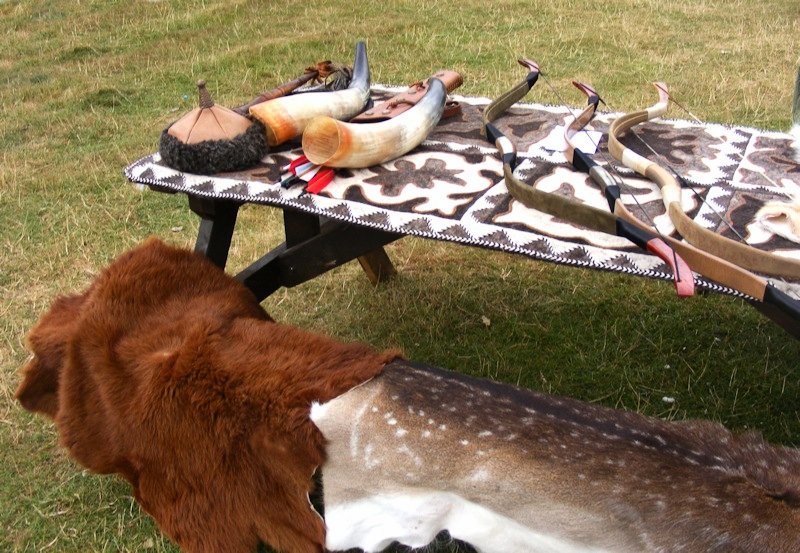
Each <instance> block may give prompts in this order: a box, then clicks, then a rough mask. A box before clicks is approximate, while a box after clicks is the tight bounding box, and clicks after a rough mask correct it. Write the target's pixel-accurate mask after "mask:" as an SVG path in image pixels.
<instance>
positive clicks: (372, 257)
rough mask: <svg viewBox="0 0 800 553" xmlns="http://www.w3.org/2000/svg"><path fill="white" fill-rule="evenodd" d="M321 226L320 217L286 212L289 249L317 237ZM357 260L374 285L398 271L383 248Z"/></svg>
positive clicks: (285, 229) (285, 228) (284, 213)
mask: <svg viewBox="0 0 800 553" xmlns="http://www.w3.org/2000/svg"><path fill="white" fill-rule="evenodd" d="M320 225H321V218H320V217H319V216H318V215H311V214H308V213H302V212H299V211H289V210H284V212H283V228H284V231H285V233H286V245H287V247H290V248H291V247H293V246H296V245H298V244H300V243H302V242H304V241H306V240H309V239H310V238H313V237H314V236H317V235H318V234H319V233H320ZM357 259H358V262H359V264H360V265H361V268H362V269H364V273H366V275H367V278H368V279H369V281H370V282H371V283H372V284H373V285H377V284H379V283H381V282H386V281H387V280H389V279H390V278H391V277H392V276H394V275H396V274H397V270H396V269H395V268H394V265H393V264H392V260H391V259H389V255H388V254H387V253H386V250H385V249H383V246H381V247H379V248H376V249H374V250H372V251H369V252H366V253H365V254H364V255H360V256H359V257H358V258H357Z"/></svg>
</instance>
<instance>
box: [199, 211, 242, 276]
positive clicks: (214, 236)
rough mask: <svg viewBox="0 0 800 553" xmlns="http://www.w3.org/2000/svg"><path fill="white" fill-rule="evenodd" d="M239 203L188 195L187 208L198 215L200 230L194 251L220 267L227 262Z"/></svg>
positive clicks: (223, 266)
mask: <svg viewBox="0 0 800 553" xmlns="http://www.w3.org/2000/svg"><path fill="white" fill-rule="evenodd" d="M240 205H241V204H239V203H236V202H231V201H223V200H212V199H210V198H203V197H200V196H189V208H190V209H191V210H192V211H193V212H194V213H196V214H197V215H199V216H200V230H199V231H198V233H197V241H196V242H195V245H194V251H196V252H197V253H201V254H203V255H205V256H206V257H208V258H209V259H210V260H211V261H212V262H213V263H214V264H215V265H218V266H219V267H220V268H222V269H224V268H225V264H226V263H227V262H228V251H229V250H230V247H231V238H232V237H233V229H234V227H235V226H236V216H237V214H238V213H239V206H240Z"/></svg>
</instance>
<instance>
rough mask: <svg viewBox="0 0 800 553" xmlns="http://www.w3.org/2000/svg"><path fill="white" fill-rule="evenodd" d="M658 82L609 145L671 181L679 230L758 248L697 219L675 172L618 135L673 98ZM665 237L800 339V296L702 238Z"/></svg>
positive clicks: (614, 130)
mask: <svg viewBox="0 0 800 553" xmlns="http://www.w3.org/2000/svg"><path fill="white" fill-rule="evenodd" d="M656 88H657V89H658V90H659V102H658V103H657V104H655V106H653V108H650V109H648V110H642V111H639V112H635V113H631V114H628V115H623V116H622V117H619V118H617V119H616V120H615V121H614V122H613V123H612V124H611V127H610V128H609V135H608V148H609V151H610V152H611V154H612V155H613V156H614V158H616V159H618V160H620V161H621V162H622V163H623V164H625V165H626V166H628V167H629V168H631V169H633V170H634V171H636V172H637V173H639V174H641V175H643V176H646V177H648V178H652V179H653V180H654V181H655V182H656V184H658V185H659V186H660V187H661V188H662V190H664V188H665V187H666V188H667V192H662V193H663V194H664V203H665V205H666V206H668V208H667V209H668V212H669V214H670V216H672V215H673V214H675V216H676V220H677V221H680V226H678V224H677V223H676V228H677V229H678V231H679V232H681V233H682V234H683V230H682V229H685V228H686V227H691V228H690V229H689V230H692V231H693V230H694V229H697V232H691V235H692V236H695V237H696V236H697V235H698V234H699V235H701V236H702V237H703V240H702V241H701V244H703V245H706V244H707V243H708V242H709V241H710V242H712V245H713V246H714V248H713V249H717V250H718V249H719V248H718V247H717V245H718V244H719V243H722V244H723V245H727V244H728V243H732V244H733V245H734V246H736V247H738V248H747V249H748V250H749V249H752V250H755V248H751V247H749V246H744V245H742V244H738V243H736V242H733V241H732V240H730V239H728V238H725V237H723V236H720V235H718V234H716V233H714V232H711V231H709V230H707V229H704V228H702V227H700V226H699V225H697V223H695V222H694V221H692V220H691V219H690V218H689V217H688V216H687V215H686V214H685V213H684V212H683V209H682V208H681V207H680V186H679V185H678V183H677V181H676V180H675V179H674V178H673V177H672V175H670V173H669V172H667V171H666V170H665V169H663V168H662V167H660V166H658V165H657V164H655V163H654V162H651V161H649V160H647V159H645V158H643V157H642V156H639V155H638V154H636V153H635V152H633V151H631V150H629V149H628V148H626V147H625V146H623V145H622V144H621V143H620V141H619V138H618V137H619V135H620V134H622V133H623V132H625V131H626V130H628V129H630V128H631V127H633V126H634V125H636V124H638V123H642V122H644V121H647V120H649V118H650V117H651V116H653V117H655V116H657V115H659V112H660V113H663V109H665V106H666V105H667V102H668V96H667V93H666V85H663V84H662V83H657V86H656ZM662 185H665V186H662ZM684 238H685V239H687V240H688V238H687V236H686V235H684ZM664 239H665V240H666V241H667V242H668V243H669V245H670V246H671V247H672V248H673V249H674V250H675V251H676V252H678V254H679V255H681V257H683V259H685V260H686V262H687V263H689V266H690V267H691V268H692V270H693V271H696V272H698V273H700V274H701V275H703V276H705V277H708V278H710V279H711V280H714V281H716V282H718V283H720V284H722V285H725V286H728V287H730V288H732V289H734V290H737V291H739V292H741V293H743V294H746V295H747V296H750V297H751V298H752V299H753V301H751V304H752V305H753V306H754V307H755V308H756V309H758V310H759V311H761V312H762V313H763V314H764V315H766V316H767V317H769V318H770V319H772V320H773V321H774V322H776V323H777V324H778V325H780V326H781V327H783V328H784V330H786V331H787V332H788V333H789V334H791V335H792V336H794V337H795V338H797V339H800V300H798V299H796V298H794V297H791V296H790V295H788V294H787V293H786V292H784V291H782V290H780V289H779V288H777V287H776V286H775V285H774V284H772V283H771V282H769V281H768V280H767V279H765V278H764V277H761V276H759V275H756V274H753V273H751V272H750V271H748V270H747V269H745V268H743V267H742V266H740V265H737V264H735V263H734V262H731V261H729V260H727V259H725V258H724V256H722V255H720V256H718V255H716V254H714V253H713V252H712V251H709V250H708V249H707V248H705V247H703V246H702V245H701V244H698V245H693V244H692V243H690V242H685V241H682V240H677V239H674V238H672V237H669V236H666V237H664ZM756 251H759V250H756ZM759 253H761V254H765V253H766V252H760V251H759ZM787 261H788V260H787Z"/></svg>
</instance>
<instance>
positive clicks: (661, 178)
mask: <svg viewBox="0 0 800 553" xmlns="http://www.w3.org/2000/svg"><path fill="white" fill-rule="evenodd" d="M654 86H655V87H656V89H657V90H658V94H659V100H658V102H657V103H656V104H654V105H653V106H651V107H649V108H647V109H644V110H641V111H636V112H633V113H629V114H626V115H622V116H620V117H618V118H617V119H615V120H614V122H613V123H611V127H610V128H609V131H608V149H609V151H610V152H611V155H612V156H613V157H614V159H616V160H617V161H620V162H621V163H622V164H623V165H625V166H626V167H628V168H630V169H633V170H634V171H636V172H637V173H638V174H640V175H642V176H644V177H646V178H648V179H650V180H652V181H653V182H655V183H656V184H657V185H658V187H659V188H660V189H661V196H662V199H663V201H664V207H665V208H666V210H667V214H668V215H669V218H670V220H671V221H672V223H673V224H674V225H675V228H676V229H677V230H678V232H679V233H680V234H681V236H683V238H684V240H686V241H687V242H689V243H690V244H692V245H694V246H696V247H698V248H700V249H701V250H704V251H706V252H709V253H711V254H713V255H714V256H717V257H721V258H723V259H725V260H727V261H730V262H731V263H733V264H735V265H738V266H740V267H744V268H745V269H750V270H751V271H757V272H759V273H764V274H768V275H774V276H782V277H788V278H792V279H800V261H797V260H794V259H788V258H782V257H778V256H776V255H774V254H771V253H769V252H765V251H763V250H759V249H757V248H754V247H752V246H749V245H747V244H743V243H740V242H736V241H734V240H731V239H730V238H726V237H725V236H722V235H720V234H718V233H716V232H714V231H711V230H709V229H707V228H705V227H703V226H701V225H699V224H697V223H696V222H695V221H694V220H692V218H691V217H689V216H688V215H687V214H686V212H685V211H684V210H683V207H682V205H681V186H680V184H679V183H678V181H677V180H676V179H675V177H674V176H673V175H672V174H671V173H670V172H669V171H667V170H666V169H665V168H664V167H662V166H660V165H658V164H657V163H655V162H654V161H651V160H649V159H647V158H645V157H643V156H640V155H639V154H637V153H636V152H634V151H633V150H631V149H629V148H627V147H625V146H624V145H623V144H622V143H621V142H620V140H619V137H620V136H621V135H622V134H623V133H625V132H626V131H628V130H630V129H631V128H633V127H634V126H636V125H638V124H639V123H643V122H645V121H649V120H650V119H653V118H655V117H659V116H661V115H663V114H664V112H665V111H666V109H667V107H668V106H669V95H668V92H667V86H666V85H665V84H664V83H654ZM695 270H697V268H696V267H695ZM715 280H716V279H715Z"/></svg>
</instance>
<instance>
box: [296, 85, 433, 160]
mask: <svg viewBox="0 0 800 553" xmlns="http://www.w3.org/2000/svg"><path fill="white" fill-rule="evenodd" d="M446 100H447V87H446V86H445V84H444V83H443V82H442V81H441V80H439V79H438V78H436V75H434V76H433V77H431V78H430V79H429V82H428V91H427V93H426V94H425V96H424V97H423V98H422V99H421V100H420V101H419V102H418V103H417V104H416V105H415V106H414V107H412V108H410V109H409V110H408V111H406V112H404V113H401V114H400V115H398V116H397V117H393V118H391V119H388V120H386V121H381V122H379V123H364V124H356V123H343V122H341V121H336V120H335V119H333V118H331V117H317V118H316V119H314V120H313V121H311V123H309V124H308V126H307V127H306V130H305V132H304V133H303V153H304V154H305V155H306V157H307V158H308V160H309V161H311V162H312V163H315V164H317V165H325V166H326V167H351V168H358V167H369V166H371V165H378V164H380V163H383V162H386V161H389V160H391V159H395V158H398V157H400V156H401V155H403V154H405V153H406V152H408V151H410V150H413V149H414V148H416V147H417V146H418V145H419V144H420V143H421V142H422V141H423V140H425V138H426V137H427V136H428V134H430V132H431V130H433V128H434V127H435V126H436V124H437V123H438V122H439V119H440V118H441V116H442V112H443V111H444V107H445V102H446Z"/></svg>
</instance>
